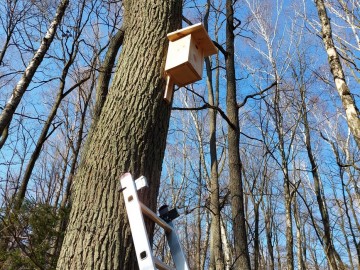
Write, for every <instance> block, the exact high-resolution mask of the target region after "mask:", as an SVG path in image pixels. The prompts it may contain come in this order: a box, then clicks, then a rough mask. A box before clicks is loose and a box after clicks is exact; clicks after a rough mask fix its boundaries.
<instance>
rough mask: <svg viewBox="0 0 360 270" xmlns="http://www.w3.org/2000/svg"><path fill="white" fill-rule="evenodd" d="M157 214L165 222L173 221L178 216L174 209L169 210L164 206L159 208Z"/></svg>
mask: <svg viewBox="0 0 360 270" xmlns="http://www.w3.org/2000/svg"><path fill="white" fill-rule="evenodd" d="M159 214H160V218H162V219H163V220H165V221H166V222H170V221H173V220H174V219H175V218H177V217H179V216H180V215H179V213H178V211H177V210H176V208H173V209H171V210H169V206H168V205H166V204H164V205H163V206H161V207H160V208H159Z"/></svg>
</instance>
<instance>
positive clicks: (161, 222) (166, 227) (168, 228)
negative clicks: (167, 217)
mask: <svg viewBox="0 0 360 270" xmlns="http://www.w3.org/2000/svg"><path fill="white" fill-rule="evenodd" d="M139 203H140V207H141V211H142V212H143V213H144V214H145V215H146V216H147V217H148V218H150V219H151V220H152V221H154V222H155V223H156V224H158V225H159V226H160V227H162V228H163V229H164V230H165V231H166V232H167V233H170V232H172V227H171V226H169V225H168V224H167V223H166V222H165V221H164V220H163V219H162V218H160V217H158V216H157V215H156V214H155V213H154V212H153V211H151V210H150V208H148V207H147V206H146V205H145V204H143V203H142V202H139Z"/></svg>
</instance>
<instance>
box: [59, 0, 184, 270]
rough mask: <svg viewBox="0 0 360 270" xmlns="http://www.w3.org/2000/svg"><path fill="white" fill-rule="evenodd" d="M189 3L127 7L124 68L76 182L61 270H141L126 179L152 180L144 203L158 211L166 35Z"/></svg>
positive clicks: (171, 0) (166, 110)
mask: <svg viewBox="0 0 360 270" xmlns="http://www.w3.org/2000/svg"><path fill="white" fill-rule="evenodd" d="M181 2H182V1H177V0H167V1H163V0H154V1H147V0H137V1H135V0H133V1H131V0H127V1H123V4H124V11H125V13H124V27H125V29H126V33H125V36H124V43H123V48H122V53H121V55H120V58H119V63H121V64H120V66H119V68H118V70H117V71H116V73H115V76H114V81H113V84H112V87H111V88H110V90H109V93H108V95H107V98H106V101H105V104H104V107H103V108H102V111H101V114H100V117H99V120H98V123H97V125H96V126H95V127H94V131H93V134H92V136H91V141H90V142H89V143H87V144H86V148H85V149H84V153H83V156H82V161H81V163H80V166H79V169H78V173H77V176H76V177H75V179H74V183H73V185H74V186H73V189H74V194H73V196H74V197H73V200H72V210H71V213H70V218H69V225H68V227H67V231H66V235H65V239H64V242H63V246H62V249H61V253H60V258H59V261H58V265H57V267H58V269H136V268H137V264H136V258H135V254H134V248H133V243H132V238H131V235H130V228H129V226H128V222H127V218H126V212H125V209H124V203H123V198H122V196H121V192H119V188H120V182H119V178H120V176H121V175H122V173H124V172H127V171H129V172H131V173H132V174H133V175H134V177H138V176H140V175H144V176H146V177H147V178H148V181H149V188H148V189H147V190H145V191H142V192H140V193H139V197H140V200H142V201H143V202H144V203H145V204H146V205H148V206H149V207H150V208H152V209H153V210H154V208H155V207H156V198H157V193H158V188H159V182H160V173H161V165H162V160H163V156H164V151H165V146H166V136H167V131H168V125H169V118H170V106H169V105H167V104H166V103H165V102H164V100H163V94H164V93H163V92H164V86H165V80H164V78H163V70H164V69H163V68H164V63H165V53H166V44H167V39H166V34H167V33H168V32H171V31H174V30H175V29H176V28H179V27H180V23H181V8H182V3H181ZM148 227H149V230H151V229H152V227H153V226H151V225H149V226H148Z"/></svg>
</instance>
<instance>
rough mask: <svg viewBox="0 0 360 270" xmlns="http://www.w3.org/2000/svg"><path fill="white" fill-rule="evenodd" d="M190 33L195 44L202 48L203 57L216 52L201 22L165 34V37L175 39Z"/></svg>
mask: <svg viewBox="0 0 360 270" xmlns="http://www.w3.org/2000/svg"><path fill="white" fill-rule="evenodd" d="M190 34H192V35H193V38H194V39H195V41H196V43H197V45H198V46H199V47H201V48H202V50H203V52H204V57H207V56H210V55H213V54H216V53H217V52H218V49H217V48H216V46H215V45H214V43H213V42H212V40H211V38H210V37H209V35H208V33H207V32H206V30H205V27H204V26H203V25H202V23H197V24H194V25H190V26H188V27H185V28H182V29H179V30H176V31H174V32H171V33H169V34H167V38H168V39H169V40H170V41H176V40H178V39H180V38H182V37H185V36H187V35H190Z"/></svg>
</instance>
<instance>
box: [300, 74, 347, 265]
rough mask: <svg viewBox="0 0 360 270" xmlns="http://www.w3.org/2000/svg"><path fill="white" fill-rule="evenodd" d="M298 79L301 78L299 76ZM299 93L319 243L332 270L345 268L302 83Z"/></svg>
mask: <svg viewBox="0 0 360 270" xmlns="http://www.w3.org/2000/svg"><path fill="white" fill-rule="evenodd" d="M300 79H302V78H300ZM300 94H301V101H302V120H303V125H304V138H305V147H306V151H307V155H308V158H309V161H310V165H311V174H312V176H313V180H314V190H315V194H316V200H317V203H318V207H319V212H320V215H321V222H322V225H323V230H324V232H323V237H322V238H323V239H322V241H321V243H322V244H323V248H324V252H325V255H326V258H327V260H328V263H329V265H330V268H331V269H333V270H337V269H345V267H344V264H343V262H342V261H341V258H340V256H338V255H337V252H336V250H335V247H334V244H333V241H332V236H331V225H330V220H329V214H328V210H327V206H326V200H325V196H324V191H323V188H322V182H321V179H320V175H319V172H318V165H317V162H316V160H315V156H314V154H313V151H312V146H311V137H310V128H309V122H308V117H307V113H308V110H307V106H306V100H305V98H306V97H305V86H304V85H302V86H301V87H300ZM337 259H338V264H339V268H338V264H337V262H336V261H337Z"/></svg>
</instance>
